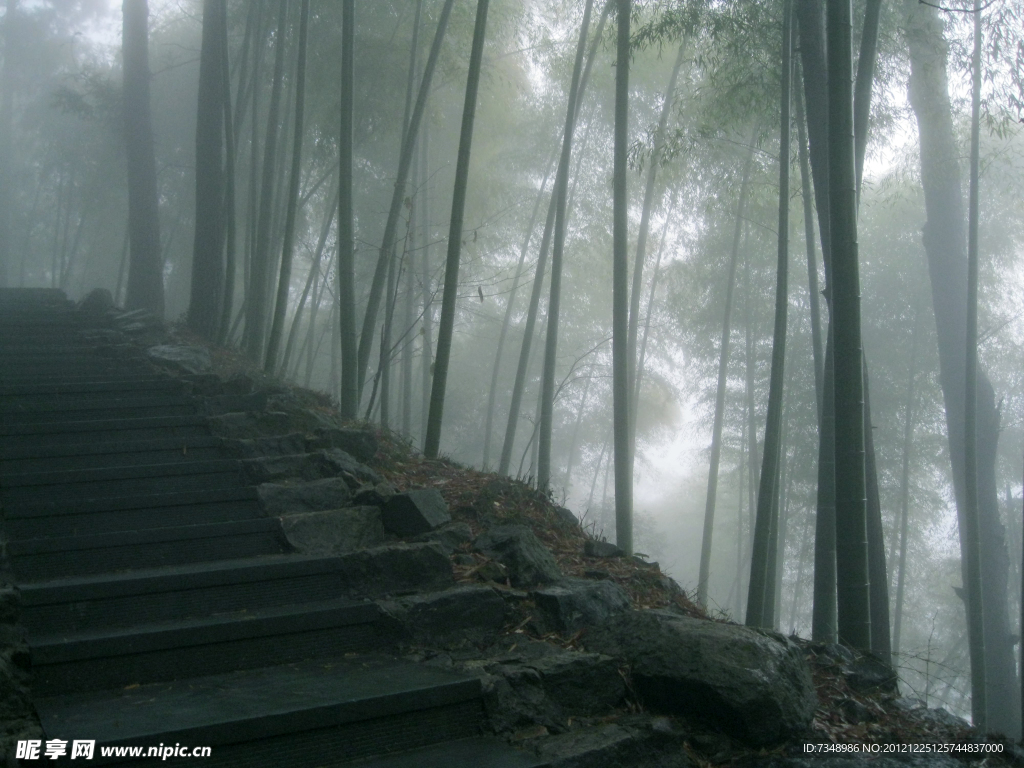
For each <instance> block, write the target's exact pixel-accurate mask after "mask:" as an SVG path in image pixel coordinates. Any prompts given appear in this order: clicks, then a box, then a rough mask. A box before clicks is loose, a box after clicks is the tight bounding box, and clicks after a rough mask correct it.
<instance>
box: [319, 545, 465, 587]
mask: <svg viewBox="0 0 1024 768" xmlns="http://www.w3.org/2000/svg"><path fill="white" fill-rule="evenodd" d="M338 570H339V573H338V575H339V584H340V587H341V589H343V590H344V591H345V592H347V593H348V594H351V595H358V596H360V597H380V596H382V595H392V594H396V593H403V592H410V591H412V590H439V589H445V588H446V587H450V586H451V585H452V584H453V583H454V579H453V578H452V564H451V561H450V560H449V559H448V556H447V555H445V553H444V552H442V551H441V548H440V547H439V546H438V545H437V544H433V543H430V544H405V543H398V544H385V545H384V546H381V547H373V548H372V549H360V550H358V551H356V552H353V553H351V554H348V555H344V556H342V557H341V558H339V563H338Z"/></svg>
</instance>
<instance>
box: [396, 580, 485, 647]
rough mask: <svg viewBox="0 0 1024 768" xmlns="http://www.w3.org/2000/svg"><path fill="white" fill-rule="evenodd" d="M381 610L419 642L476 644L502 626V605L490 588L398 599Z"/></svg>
mask: <svg viewBox="0 0 1024 768" xmlns="http://www.w3.org/2000/svg"><path fill="white" fill-rule="evenodd" d="M381 607H382V608H383V609H384V611H385V612H386V613H388V614H389V615H390V616H391V617H393V618H394V619H396V620H398V621H399V622H400V623H401V624H402V625H403V627H404V628H405V630H406V631H407V632H408V633H409V634H410V635H411V636H413V637H414V638H417V639H420V640H424V639H434V640H438V639H445V638H450V639H459V640H463V639H466V638H470V639H473V640H479V639H480V638H482V637H484V636H486V635H492V634H494V633H496V632H498V631H499V630H500V629H501V628H502V627H503V626H504V624H505V601H504V600H502V599H501V596H500V595H498V593H497V592H495V591H494V590H493V589H491V588H490V587H482V586H464V587H455V588H453V589H446V590H444V591H443V592H432V593H430V594H425V595H412V596H409V597H401V598H398V599H397V600H391V601H388V602H386V603H382V605H381Z"/></svg>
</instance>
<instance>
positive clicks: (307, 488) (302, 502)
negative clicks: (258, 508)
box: [257, 477, 351, 517]
mask: <svg viewBox="0 0 1024 768" xmlns="http://www.w3.org/2000/svg"><path fill="white" fill-rule="evenodd" d="M257 490H258V493H259V497H260V503H261V504H262V505H263V510H264V512H265V513H266V514H267V516H268V517H282V516H284V515H295V514H299V513H302V512H320V511H322V510H325V509H339V508H341V507H346V506H348V504H349V500H350V499H351V495H350V494H349V490H348V485H347V484H346V483H345V481H344V480H343V479H342V478H340V477H330V478H327V479H326V480H314V481H313V482H309V483H296V484H294V485H281V484H278V483H263V484H262V485H260V486H258V488H257Z"/></svg>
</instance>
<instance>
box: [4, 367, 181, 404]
mask: <svg viewBox="0 0 1024 768" xmlns="http://www.w3.org/2000/svg"><path fill="white" fill-rule="evenodd" d="M186 387H187V382H186V381H183V380H181V379H173V378H170V377H167V376H153V375H152V374H151V373H145V372H143V373H139V374H136V375H135V376H125V377H118V378H116V379H98V380H93V381H88V380H86V381H82V380H76V381H60V380H55V381H43V382H39V381H25V382H21V383H18V384H5V385H0V398H3V399H4V401H7V400H8V399H11V400H13V401H16V400H17V399H18V398H22V397H24V398H38V399H40V400H44V401H45V400H46V398H57V397H67V396H76V397H78V396H93V397H102V396H108V395H109V396H124V395H125V394H128V395H131V394H139V395H143V394H144V395H146V396H152V395H153V394H155V393H157V392H167V393H179V392H183V391H185V389H186Z"/></svg>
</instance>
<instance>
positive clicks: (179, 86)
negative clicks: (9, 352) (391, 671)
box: [0, 0, 1024, 739]
mask: <svg viewBox="0 0 1024 768" xmlns="http://www.w3.org/2000/svg"><path fill="white" fill-rule="evenodd" d="M3 6H4V8H5V10H4V13H3V16H2V20H0V49H2V61H0V66H2V69H0V286H3V287H8V288H20V287H25V288H31V287H38V288H56V289H62V290H63V291H64V292H65V293H66V294H67V296H68V297H70V298H71V299H74V300H76V301H78V300H81V299H83V298H84V297H86V296H87V295H89V294H90V292H92V291H94V290H95V289H105V290H107V291H109V294H110V296H111V298H112V301H113V304H114V305H116V306H117V307H122V308H124V309H125V310H129V311H131V310H146V311H148V312H149V313H152V314H153V315H155V316H157V317H159V318H162V319H163V320H164V321H166V322H167V323H171V324H176V326H177V327H179V328H181V329H182V330H181V332H182V333H187V334H190V338H194V339H197V340H200V341H201V343H204V344H208V345H211V347H212V348H216V349H222V350H225V351H226V352H225V354H226V353H228V352H230V354H233V355H236V356H238V357H239V358H241V359H244V360H245V361H246V364H247V365H248V366H249V367H250V368H251V369H252V370H254V371H259V372H261V375H266V376H267V377H271V378H274V379H278V380H286V381H288V382H290V383H291V384H293V385H295V386H297V387H301V388H308V389H311V390H317V391H320V392H323V393H326V394H327V395H328V396H329V397H330V398H331V400H332V401H333V402H334V403H335V405H336V407H337V408H339V409H340V413H341V415H342V416H343V417H344V418H345V419H347V420H350V421H354V422H361V423H370V424H373V425H376V428H379V429H381V430H384V431H385V432H389V433H391V434H392V435H393V436H395V438H396V439H400V440H402V441H404V442H405V443H407V444H408V445H409V446H410V450H412V451H415V452H416V453H418V454H422V455H423V456H424V457H426V458H427V459H437V458H439V457H440V458H442V459H445V460H447V461H450V462H454V463H457V464H459V465H464V466H467V467H472V468H475V469H477V470H482V471H486V472H493V473H496V474H498V475H503V476H508V477H511V478H513V479H518V480H520V481H522V482H523V483H526V484H528V485H530V486H532V487H533V488H535V489H537V490H539V491H541V492H543V493H545V494H547V495H548V496H549V497H550V498H551V499H552V500H553V501H554V502H555V503H556V504H558V505H561V506H564V507H565V508H567V509H568V510H571V512H572V513H573V514H574V515H575V516H576V517H577V518H578V519H579V520H580V523H581V525H582V526H583V528H584V529H586V530H587V531H589V532H590V534H591V535H592V536H594V537H595V538H596V539H598V540H602V539H603V540H605V541H607V542H609V543H612V544H615V545H617V546H618V547H619V548H620V549H621V550H622V551H623V552H624V553H625V554H626V555H630V556H635V557H638V558H640V559H642V560H645V561H652V562H653V561H657V562H658V563H659V564H660V567H661V569H662V571H663V572H665V573H666V574H669V575H670V576H671V577H672V578H674V579H675V580H676V581H677V582H678V583H679V584H680V585H681V586H682V588H683V589H684V590H685V591H686V593H687V595H689V596H690V598H691V599H692V600H694V602H696V603H699V604H700V605H701V606H703V607H704V608H705V609H706V610H707V612H708V613H709V614H710V615H711V616H714V617H720V618H723V619H729V620H731V621H734V622H737V623H740V624H746V625H747V626H750V627H761V628H767V629H774V630H777V631H778V632H780V633H782V634H783V635H787V636H788V635H797V636H799V637H802V638H808V639H813V640H815V641H826V642H840V643H843V644H845V645H847V646H849V647H851V648H854V649H857V650H859V651H870V652H871V653H872V654H874V655H875V656H877V657H879V658H881V659H885V660H890V661H891V664H892V666H893V668H894V669H895V670H896V671H897V673H898V675H899V680H900V687H901V691H902V692H903V695H905V696H912V697H914V698H916V699H919V700H921V701H922V702H924V703H925V704H926V705H927V706H929V707H940V706H941V707H944V708H946V709H947V710H949V711H950V712H952V713H954V714H957V715H959V716H962V717H964V718H968V719H970V720H971V721H972V722H973V723H974V724H975V725H978V726H979V727H984V728H987V729H988V730H990V731H993V732H1001V733H1004V734H1007V735H1008V736H1010V737H1012V738H1015V739H1020V738H1021V735H1022V734H1021V674H1020V671H1021V666H1022V665H1021V664H1020V653H1021V647H1020V645H1021V644H1020V636H1021V631H1022V626H1021V615H1022V610H1024V605H1022V601H1021V584H1022V577H1024V569H1022V566H1021V563H1022V547H1024V536H1022V531H1024V526H1022V520H1024V290H1022V288H1024V264H1022V262H1021V258H1022V257H1024V6H1022V5H1021V4H1020V3H1019V2H1015V1H1014V0H937V1H936V2H931V1H930V0H888V1H887V2H883V0H149V2H148V3H147V0H123V3H122V2H120V1H119V2H114V0H4V3H3ZM197 343H199V342H197Z"/></svg>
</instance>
